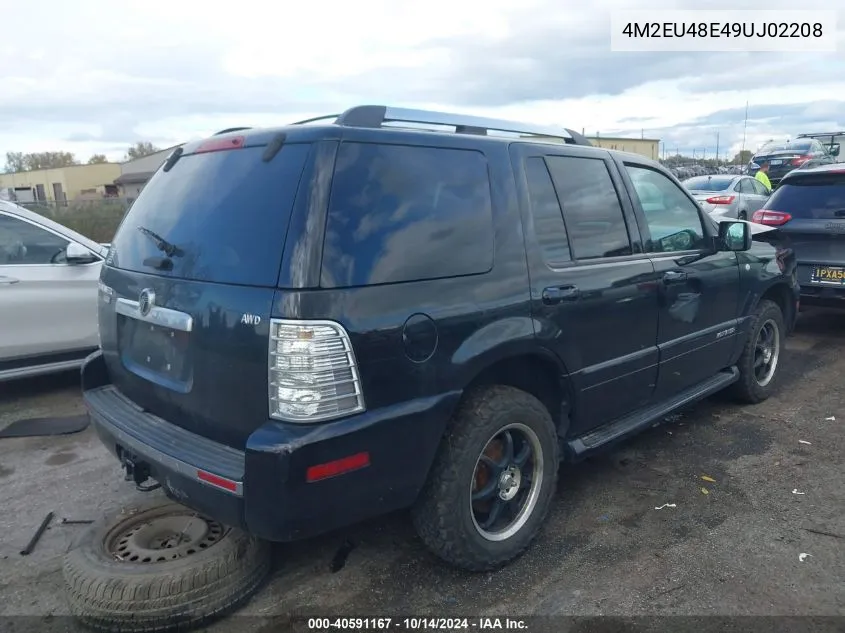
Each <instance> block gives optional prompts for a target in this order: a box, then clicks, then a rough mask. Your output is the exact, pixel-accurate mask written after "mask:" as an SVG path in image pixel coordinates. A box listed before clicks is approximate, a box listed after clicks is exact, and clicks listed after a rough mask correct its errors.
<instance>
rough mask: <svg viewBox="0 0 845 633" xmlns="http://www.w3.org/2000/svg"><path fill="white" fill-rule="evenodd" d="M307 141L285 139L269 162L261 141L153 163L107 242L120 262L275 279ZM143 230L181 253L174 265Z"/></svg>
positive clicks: (235, 280)
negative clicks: (162, 262)
mask: <svg viewBox="0 0 845 633" xmlns="http://www.w3.org/2000/svg"><path fill="white" fill-rule="evenodd" d="M309 148H310V145H307V144H291V145H285V146H284V147H283V148H282V150H281V151H280V152H279V153H278V154H277V155H276V157H275V158H273V160H272V161H270V162H264V161H262V154H263V153H264V147H247V148H244V149H238V150H231V151H224V152H210V153H207V154H194V155H186V156H183V157H182V158H180V159H179V160H178V161H177V162H176V164H175V165H174V166H173V168H172V169H171V170H170V171H169V172H164V171H161V170H159V171H158V172H156V174H155V175H154V176H153V177H152V178H151V179H150V182H149V183H148V184H147V186H146V187H144V189H143V190H142V191H141V194H140V196H138V199H137V200H136V201H135V203H134V204H133V205H132V207H131V208H130V210H129V212H128V214H127V216H126V218H125V220H124V221H123V224H122V225H121V227H120V229H119V230H118V233H117V235H116V236H115V238H114V240H113V243H112V251H111V254H110V259H113V265H114V266H116V267H118V268H123V269H127V270H135V271H141V272H147V273H154V274H159V275H164V276H168V277H178V278H182V279H195V280H202V281H213V282H220V283H229V284H244V285H254V286H273V285H275V284H276V281H277V278H278V274H279V266H280V264H281V257H282V249H283V248H284V243H285V232H286V230H287V225H288V220H289V218H290V213H291V207H292V206H293V200H294V197H295V196H296V190H297V187H298V185H299V178H300V175H301V174H302V169H303V166H304V164H305V159H306V157H307V155H308V151H309ZM139 227H143V228H144V229H148V230H149V231H151V232H153V233H155V234H156V235H158V236H159V237H161V238H163V239H164V240H167V242H170V243H171V244H172V245H174V246H175V247H176V248H178V249H179V252H178V253H177V254H175V255H174V256H173V257H172V258H171V261H172V262H173V268H172V270H169V271H168V270H159V269H156V268H154V267H153V266H154V265H155V264H154V262H155V261H156V260H157V259H160V258H161V257H162V256H163V255H164V253H162V252H161V251H160V250H159V249H158V248H157V247H156V244H155V240H154V239H151V237H150V236H149V234H145V233H144V232H143V231H141V230H139Z"/></svg>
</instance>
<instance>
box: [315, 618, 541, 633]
mask: <svg viewBox="0 0 845 633" xmlns="http://www.w3.org/2000/svg"><path fill="white" fill-rule="evenodd" d="M308 630H309V631H314V632H315V633H317V632H320V633H321V632H323V631H344V630H345V631H473V630H475V631H524V632H525V633H528V624H527V623H526V622H525V620H523V619H520V618H502V617H478V618H434V617H410V618H387V617H385V618H375V617H374V618H308Z"/></svg>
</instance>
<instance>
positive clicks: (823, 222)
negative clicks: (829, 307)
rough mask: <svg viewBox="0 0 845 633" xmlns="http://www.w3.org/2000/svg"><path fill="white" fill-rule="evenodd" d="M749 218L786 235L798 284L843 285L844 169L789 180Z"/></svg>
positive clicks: (844, 273)
mask: <svg viewBox="0 0 845 633" xmlns="http://www.w3.org/2000/svg"><path fill="white" fill-rule="evenodd" d="M753 219H754V221H756V222H761V223H763V224H769V225H772V226H780V227H781V231H782V232H783V233H786V234H787V235H788V236H789V238H790V243H791V247H792V249H793V250H794V251H795V256H796V259H797V261H798V266H799V280H800V281H801V283H802V284H812V285H817V286H820V287H840V286H843V285H845V170H841V171H840V170H825V171H820V172H816V173H810V172H808V173H806V174H801V175H800V176H798V175H793V176H790V177H789V178H787V179H786V180H785V181H784V182H783V184H782V185H781V186H780V187H779V188H778V190H777V191H775V192H774V193H773V194H772V196H771V197H770V198H769V199H768V200H767V201H766V204H765V205H764V207H763V209H762V210H761V211H758V212H756V213H755V214H754V217H753Z"/></svg>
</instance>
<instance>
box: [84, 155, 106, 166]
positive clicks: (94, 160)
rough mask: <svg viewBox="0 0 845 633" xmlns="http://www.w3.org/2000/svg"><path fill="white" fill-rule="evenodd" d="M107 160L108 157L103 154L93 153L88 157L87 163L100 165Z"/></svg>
mask: <svg viewBox="0 0 845 633" xmlns="http://www.w3.org/2000/svg"><path fill="white" fill-rule="evenodd" d="M107 162H109V159H108V158H106V155H105V154H94V155H93V156H91V158H89V159H88V164H89V165H101V164H102V163H107Z"/></svg>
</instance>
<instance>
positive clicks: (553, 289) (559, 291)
mask: <svg viewBox="0 0 845 633" xmlns="http://www.w3.org/2000/svg"><path fill="white" fill-rule="evenodd" d="M580 296H581V291H580V290H578V287H577V286H550V287H548V288H543V303H545V304H546V305H553V304H555V303H561V302H562V301H575V300H576V299H578V297H580Z"/></svg>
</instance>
